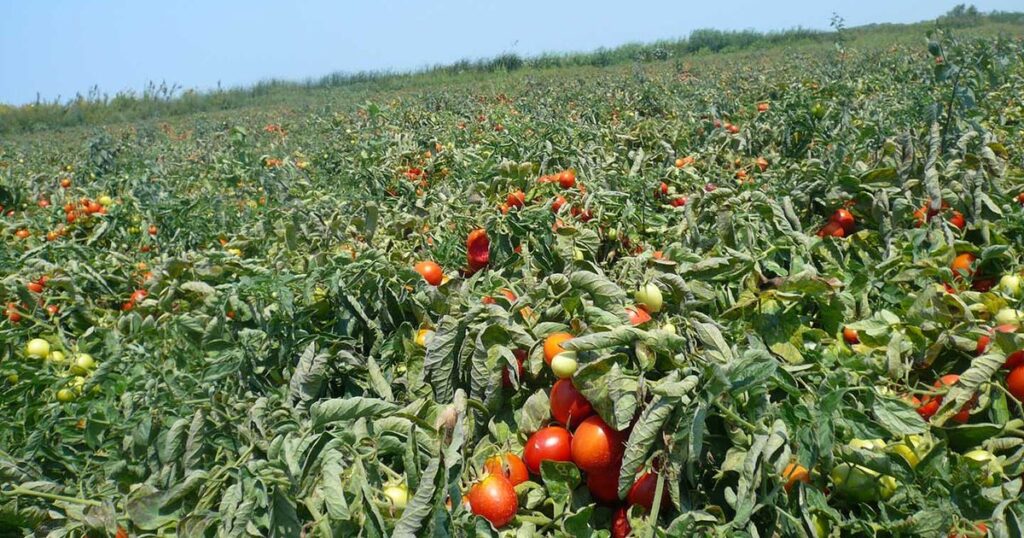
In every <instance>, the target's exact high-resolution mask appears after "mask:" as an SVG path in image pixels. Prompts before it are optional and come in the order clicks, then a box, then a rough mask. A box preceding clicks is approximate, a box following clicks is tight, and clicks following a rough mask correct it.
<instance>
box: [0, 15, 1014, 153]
mask: <svg viewBox="0 0 1024 538" xmlns="http://www.w3.org/2000/svg"><path fill="white" fill-rule="evenodd" d="M838 20H839V21H841V19H838ZM835 22H836V21H833V30H831V31H822V30H809V29H805V28H795V29H790V30H784V31H778V32H757V31H753V30H743V31H722V30H713V29H700V30H695V31H693V32H692V33H690V35H689V36H688V37H687V38H684V39H677V40H665V41H657V42H654V43H646V44H641V43H631V44H626V45H622V46H619V47H615V48H611V49H605V48H601V49H598V50H595V51H591V52H570V53H548V54H542V55H538V56H534V57H522V56H519V55H517V54H513V53H506V54H502V55H500V56H497V57H494V58H485V59H477V60H469V59H466V60H461V61H458V62H455V63H453V64H449V65H437V66H433V67H428V68H425V69H422V70H419V71H414V72H403V73H396V72H390V71H372V72H358V73H331V74H329V75H326V76H323V77H320V78H311V79H307V80H305V81H290V80H275V79H271V80H264V81H261V82H257V83H255V84H253V85H250V86H245V87H235V88H217V89H216V90H211V91H207V92H200V91H196V90H194V89H184V88H182V87H180V86H177V85H173V84H167V83H161V84H156V83H150V84H149V85H148V86H147V88H146V89H145V90H143V91H142V92H141V94H140V93H138V92H135V91H131V90H129V91H123V92H119V93H117V94H115V95H113V96H110V95H109V94H107V93H104V92H102V91H101V90H100V89H99V88H97V87H94V88H93V89H92V90H90V91H89V92H88V93H87V94H85V95H83V94H78V95H76V96H75V97H74V98H73V99H70V100H66V101H62V100H60V99H59V98H58V99H55V100H53V101H44V100H38V101H36V102H35V103H31V104H28V105H24V106H20V107H12V106H5V105H2V104H0V134H12V133H19V132H34V131H41V130H48V129H53V128H59V127H70V126H79V125H101V124H108V123H116V122H122V121H132V120H142V119H149V118H158V117H167V116H178V115H184V114H191V113H196V112H208V111H215V110H230V109H234V108H240V107H245V106H253V105H257V104H261V103H263V102H265V101H266V98H267V97H268V96H270V95H272V94H275V95H278V94H287V93H290V92H293V91H295V90H302V89H327V88H340V87H351V86H367V85H374V84H381V83H384V82H389V83H401V84H402V85H408V84H410V83H413V84H427V83H429V82H430V81H431V79H435V80H442V81H447V80H450V78H451V77H453V76H463V75H466V74H488V73H496V72H512V71H517V70H521V69H535V70H537V69H552V68H566V67H608V66H612V65H619V64H628V63H633V62H658V61H665V60H670V59H679V58H684V57H687V56H692V55H698V54H706V53H720V52H733V51H741V50H752V49H753V50H756V49H758V48H771V47H776V46H780V45H798V44H814V43H829V42H831V41H833V40H835V39H836V37H837V29H838V30H841V31H843V32H846V33H848V34H849V35H850V36H856V37H861V38H865V39H870V38H871V37H872V36H873V35H875V34H879V33H883V32H884V33H885V36H884V37H885V38H886V39H887V40H889V39H891V37H892V36H891V35H890V33H892V32H895V31H908V30H911V28H913V27H915V26H922V25H925V26H927V25H935V26H940V27H945V28H954V29H955V28H973V27H979V26H984V25H992V26H998V25H1020V24H1024V13H1016V12H998V11H996V12H991V13H982V12H980V11H978V9H977V8H975V7H974V6H965V5H963V4H961V5H959V6H956V7H955V8H953V9H952V10H950V11H949V12H948V13H946V14H945V15H943V16H941V17H939V18H938V19H936V20H935V21H929V22H925V23H918V24H917V25H897V24H881V25H867V26H861V27H857V28H850V29H845V30H844V29H842V28H841V26H840V27H839V28H837V27H836V26H835ZM840 24H841V22H840ZM284 100H287V98H285V99H284Z"/></svg>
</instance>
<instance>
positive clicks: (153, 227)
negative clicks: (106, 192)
mask: <svg viewBox="0 0 1024 538" xmlns="http://www.w3.org/2000/svg"><path fill="white" fill-rule="evenodd" d="M97 205H98V204H97ZM146 231H147V232H149V235H156V232H157V228H156V225H155V224H150V225H149V229H148V230H146Z"/></svg>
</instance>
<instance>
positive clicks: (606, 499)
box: [587, 469, 619, 504]
mask: <svg viewBox="0 0 1024 538" xmlns="http://www.w3.org/2000/svg"><path fill="white" fill-rule="evenodd" d="M587 489H589V490H590V496H591V497H593V498H594V500H595V501H598V502H602V503H607V504H611V503H615V502H618V501H619V469H609V470H608V471H605V472H603V473H589V474H587Z"/></svg>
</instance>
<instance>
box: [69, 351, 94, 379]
mask: <svg viewBox="0 0 1024 538" xmlns="http://www.w3.org/2000/svg"><path fill="white" fill-rule="evenodd" d="M95 368H96V361H94V360H93V358H92V355H90V354H88V353H79V354H78V355H76V356H75V360H74V362H72V363H71V373H73V374H75V375H87V374H88V373H89V372H90V371H91V370H93V369H95Z"/></svg>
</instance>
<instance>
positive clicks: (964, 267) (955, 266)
mask: <svg viewBox="0 0 1024 538" xmlns="http://www.w3.org/2000/svg"><path fill="white" fill-rule="evenodd" d="M975 259H977V258H975V257H974V254H971V253H970V252H964V253H963V254H960V255H959V256H957V257H956V258H954V259H953V263H951V264H950V265H949V268H950V269H952V270H953V278H963V277H964V276H965V275H966V276H971V275H973V274H974V270H972V269H971V264H973V263H974V260H975Z"/></svg>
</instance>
